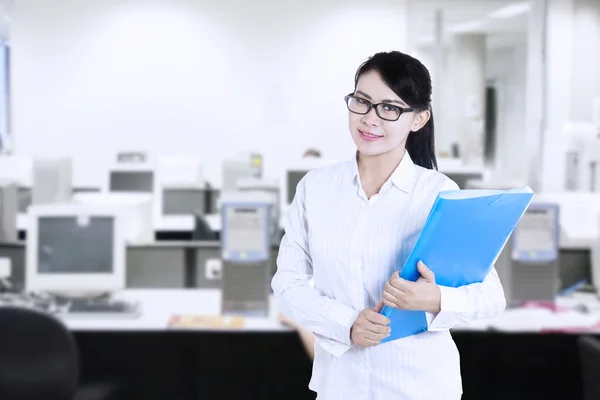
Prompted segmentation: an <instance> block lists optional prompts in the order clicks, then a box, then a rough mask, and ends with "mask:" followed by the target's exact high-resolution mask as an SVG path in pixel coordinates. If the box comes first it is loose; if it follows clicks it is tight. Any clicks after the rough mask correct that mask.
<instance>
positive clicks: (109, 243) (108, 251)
mask: <svg viewBox="0 0 600 400" xmlns="http://www.w3.org/2000/svg"><path fill="white" fill-rule="evenodd" d="M114 224H115V220H114V218H110V217H90V218H89V220H88V221H87V222H86V224H81V223H80V221H78V217H54V216H52V217H40V218H39V220H38V247H37V253H38V273H39V274H111V273H112V272H113V271H114V257H113V246H114V236H113V231H114Z"/></svg>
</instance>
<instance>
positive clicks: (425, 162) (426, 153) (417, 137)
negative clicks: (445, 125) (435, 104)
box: [406, 109, 437, 170]
mask: <svg viewBox="0 0 600 400" xmlns="http://www.w3.org/2000/svg"><path fill="white" fill-rule="evenodd" d="M430 110H431V109H430ZM406 151H407V152H408V154H409V155H410V158H411V159H412V161H413V162H414V163H415V164H416V165H419V166H421V167H423V168H427V169H435V170H437V160H436V158H435V137H434V135H433V113H431V115H430V117H429V120H428V121H427V123H426V124H425V126H423V127H422V128H421V129H419V130H418V131H416V132H411V133H409V134H408V138H407V139H406Z"/></svg>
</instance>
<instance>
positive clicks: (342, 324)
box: [324, 300, 359, 346]
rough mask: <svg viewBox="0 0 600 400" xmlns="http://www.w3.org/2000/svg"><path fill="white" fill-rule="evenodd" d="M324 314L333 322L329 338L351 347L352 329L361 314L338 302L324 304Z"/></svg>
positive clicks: (330, 301) (331, 301)
mask: <svg viewBox="0 0 600 400" xmlns="http://www.w3.org/2000/svg"><path fill="white" fill-rule="evenodd" d="M324 312H325V314H326V315H327V317H328V318H329V320H330V321H331V332H330V334H329V335H327V336H329V337H330V338H332V339H334V340H336V341H338V342H340V343H342V344H345V345H348V346H351V345H352V341H351V340H350V329H351V328H352V325H354V322H355V321H356V319H357V318H358V314H359V312H358V311H356V310H355V309H353V308H352V307H349V306H347V305H345V304H344V303H340V302H339V301H336V300H329V301H327V302H326V303H325V304H324Z"/></svg>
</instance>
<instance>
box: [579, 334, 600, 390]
mask: <svg viewBox="0 0 600 400" xmlns="http://www.w3.org/2000/svg"><path fill="white" fill-rule="evenodd" d="M577 346H578V348H579V360H580V365H581V375H582V377H583V399H584V400H597V399H600V340H598V339H596V338H595V337H592V336H581V337H579V338H578V339H577Z"/></svg>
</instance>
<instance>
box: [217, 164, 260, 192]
mask: <svg viewBox="0 0 600 400" xmlns="http://www.w3.org/2000/svg"><path fill="white" fill-rule="evenodd" d="M222 168H223V169H222V171H221V172H222V182H221V191H222V192H234V191H236V190H238V181H239V180H241V179H247V178H252V177H253V174H254V170H253V168H252V163H251V160H250V159H247V158H240V159H231V160H224V161H223V164H222Z"/></svg>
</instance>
